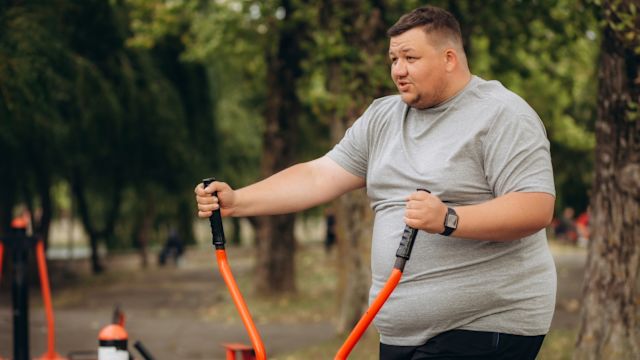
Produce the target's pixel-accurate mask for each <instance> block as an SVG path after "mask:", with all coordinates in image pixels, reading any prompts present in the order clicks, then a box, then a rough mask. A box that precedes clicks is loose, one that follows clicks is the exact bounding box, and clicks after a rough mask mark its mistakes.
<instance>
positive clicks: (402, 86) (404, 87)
mask: <svg viewBox="0 0 640 360" xmlns="http://www.w3.org/2000/svg"><path fill="white" fill-rule="evenodd" d="M410 86H411V83H410V82H408V81H398V90H400V91H402V92H405V91H409V87H410Z"/></svg>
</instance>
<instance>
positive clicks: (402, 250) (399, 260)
mask: <svg viewBox="0 0 640 360" xmlns="http://www.w3.org/2000/svg"><path fill="white" fill-rule="evenodd" d="M417 190H418V191H425V192H428V193H429V194H431V191H429V190H427V189H422V188H420V189H417ZM416 235H418V229H414V228H412V227H411V226H409V225H405V226H404V231H403V232H402V240H400V245H399V246H398V251H396V263H395V265H394V266H393V267H395V268H396V269H398V270H400V271H403V270H404V265H405V263H406V262H407V260H409V258H410V257H411V250H413V243H414V242H415V240H416Z"/></svg>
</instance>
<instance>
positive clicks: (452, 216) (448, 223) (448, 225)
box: [440, 208, 458, 236]
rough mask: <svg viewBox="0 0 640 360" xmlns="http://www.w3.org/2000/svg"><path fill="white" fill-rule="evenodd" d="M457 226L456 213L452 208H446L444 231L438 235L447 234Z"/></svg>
mask: <svg viewBox="0 0 640 360" xmlns="http://www.w3.org/2000/svg"><path fill="white" fill-rule="evenodd" d="M457 228H458V214H456V211H455V210H453V209H452V208H447V214H446V215H445V216H444V231H443V232H441V233H440V235H444V236H449V235H451V233H452V232H454V231H455V230H456V229H457Z"/></svg>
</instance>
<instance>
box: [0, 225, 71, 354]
mask: <svg viewBox="0 0 640 360" xmlns="http://www.w3.org/2000/svg"><path fill="white" fill-rule="evenodd" d="M11 227H12V229H11V233H10V234H9V236H5V237H2V238H0V275H1V272H2V262H3V255H4V249H5V247H6V248H7V252H9V253H10V254H11V257H12V260H13V280H12V285H11V295H12V313H13V360H30V357H29V265H28V257H29V256H28V255H29V250H30V249H31V248H32V247H34V248H35V253H36V261H37V263H38V275H39V277H40V290H41V292H42V301H43V303H44V309H45V314H46V318H47V351H46V352H45V353H44V354H42V355H41V356H40V357H37V358H36V359H37V360H65V358H63V357H62V356H60V355H59V354H58V353H56V351H55V342H56V340H55V338H56V335H55V321H54V317H53V306H52V304H51V289H50V287H49V275H48V271H47V261H46V257H45V251H44V242H43V240H42V239H41V238H37V237H34V236H27V232H26V229H27V223H26V221H24V220H23V219H19V218H18V219H14V221H13V222H12V223H11Z"/></svg>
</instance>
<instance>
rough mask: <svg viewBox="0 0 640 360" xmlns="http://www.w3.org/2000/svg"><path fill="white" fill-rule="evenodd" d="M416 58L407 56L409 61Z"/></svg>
mask: <svg viewBox="0 0 640 360" xmlns="http://www.w3.org/2000/svg"><path fill="white" fill-rule="evenodd" d="M415 60H416V58H415V57H413V56H407V61H415Z"/></svg>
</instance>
